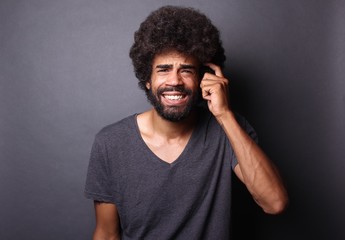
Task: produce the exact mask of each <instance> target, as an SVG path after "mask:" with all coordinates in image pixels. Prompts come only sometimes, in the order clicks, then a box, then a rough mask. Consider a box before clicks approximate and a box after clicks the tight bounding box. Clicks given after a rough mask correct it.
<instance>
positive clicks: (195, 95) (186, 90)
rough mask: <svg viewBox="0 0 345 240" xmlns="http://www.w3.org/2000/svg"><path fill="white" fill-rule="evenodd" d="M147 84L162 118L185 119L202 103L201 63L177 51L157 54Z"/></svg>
mask: <svg viewBox="0 0 345 240" xmlns="http://www.w3.org/2000/svg"><path fill="white" fill-rule="evenodd" d="M146 87H147V89H148V92H147V98H148V100H149V101H150V103H151V104H152V105H153V107H154V108H155V110H156V111H157V113H158V114H159V115H160V116H161V117H162V118H164V119H166V120H169V121H172V122H177V121H181V120H183V119H185V118H186V117H188V116H189V114H190V112H191V111H192V109H193V108H194V107H195V105H196V104H197V103H198V102H199V95H200V90H199V89H200V88H199V63H198V61H197V59H196V58H193V57H191V56H186V55H184V54H181V53H179V52H176V51H168V52H163V53H161V54H157V55H156V56H155V57H154V59H153V61H152V73H151V80H150V82H148V83H147V84H146Z"/></svg>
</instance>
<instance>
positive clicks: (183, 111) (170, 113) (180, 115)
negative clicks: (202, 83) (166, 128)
mask: <svg viewBox="0 0 345 240" xmlns="http://www.w3.org/2000/svg"><path fill="white" fill-rule="evenodd" d="M165 91H178V92H181V93H182V94H185V95H186V96H189V97H190V98H189V100H188V102H187V104H186V105H184V106H165V105H163V104H162V101H161V100H160V99H161V97H163V95H162V93H163V92H165ZM199 92H200V91H198V92H193V91H192V90H191V89H186V88H184V87H167V88H159V89H158V90H157V92H156V94H154V93H153V92H152V88H150V89H148V91H147V92H146V96H147V99H148V101H149V102H150V103H151V104H152V106H153V107H154V109H155V110H156V111H157V113H158V114H159V115H160V116H161V117H162V118H164V119H165V120H168V121H171V122H179V121H182V120H184V119H186V118H187V117H188V116H189V115H190V113H191V112H192V110H193V109H194V108H195V106H197V105H198V103H199V102H200V96H199V95H200V93H199Z"/></svg>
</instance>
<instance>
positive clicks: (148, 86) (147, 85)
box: [145, 81, 151, 89]
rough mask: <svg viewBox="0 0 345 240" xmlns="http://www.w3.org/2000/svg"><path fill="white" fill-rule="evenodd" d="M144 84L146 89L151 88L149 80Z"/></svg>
mask: <svg viewBox="0 0 345 240" xmlns="http://www.w3.org/2000/svg"><path fill="white" fill-rule="evenodd" d="M145 85H146V88H147V89H150V88H151V84H150V81H147V82H146V84H145Z"/></svg>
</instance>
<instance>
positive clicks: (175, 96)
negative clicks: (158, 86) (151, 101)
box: [161, 91, 188, 106]
mask: <svg viewBox="0 0 345 240" xmlns="http://www.w3.org/2000/svg"><path fill="white" fill-rule="evenodd" d="M161 97H162V102H164V103H165V105H166V106H182V105H185V104H186V102H188V94H187V93H184V92H178V91H166V92H163V93H162V94H161Z"/></svg>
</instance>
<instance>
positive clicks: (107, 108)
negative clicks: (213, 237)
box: [0, 0, 345, 240]
mask: <svg viewBox="0 0 345 240" xmlns="http://www.w3.org/2000/svg"><path fill="white" fill-rule="evenodd" d="M182 3H183V4H184V5H188V6H193V7H196V8H199V9H200V10H202V11H204V12H205V13H207V14H208V15H209V16H210V18H211V19H212V20H213V21H214V23H215V25H217V26H218V27H219V28H220V30H221V34H222V37H223V43H224V46H225V49H226V52H227V56H228V59H227V63H226V74H227V76H228V77H229V78H230V79H231V84H232V85H231V88H232V89H231V91H232V98H233V104H234V106H236V108H237V109H238V111H240V112H242V113H243V114H244V115H245V116H246V117H247V118H248V119H249V121H250V122H251V123H252V125H253V126H254V127H255V128H256V130H257V131H258V133H259V138H260V144H261V145H262V147H263V148H264V149H265V150H266V152H267V154H268V155H269V156H270V157H271V158H272V160H273V161H274V162H275V163H276V164H277V165H278V167H279V168H280V170H281V172H282V175H283V177H284V179H285V181H286V184H287V186H288V190H289V192H290V198H291V205H290V207H289V209H288V211H287V212H286V213H285V214H283V215H281V216H267V215H265V214H263V213H262V212H261V211H260V210H259V209H258V208H257V207H256V206H255V205H254V204H253V202H252V200H251V199H250V197H249V196H248V194H247V193H246V191H245V190H244V189H243V186H242V185H240V184H239V185H237V184H236V185H235V189H234V192H235V193H236V194H237V195H236V197H235V199H234V208H235V209H234V237H235V239H244V238H243V236H247V237H250V238H251V239H265V240H270V239H272V240H275V239H280V240H282V239H332V240H333V239H345V232H344V229H343V226H342V221H343V219H344V216H345V209H344V204H343V203H344V202H345V196H344V195H345V193H344V187H345V186H344V185H345V177H344V174H343V171H344V160H345V150H344V142H345V141H344V139H345V119H344V109H345V97H344V91H345V86H344V76H345V72H344V71H345V64H344V57H345V52H344V51H345V50H344V41H345V31H344V23H345V11H344V9H345V2H344V1H340V0H339V1H316V0H315V1H312V0H305V1H299V0H291V1H283V0H278V1H277V0H260V1H259V0H251V1H240V0H215V1H206V0H204V1H201V0H187V1H183V2H182V1H158V0H157V1H154V0H147V1H139V0H136V1H106V0H102V1H90V0H61V1H52V0H51V1H46V0H26V1H24V0H23V1H21V0H15V1H12V0H2V1H0V191H1V193H0V206H1V208H0V239H6V240H12V239H13V240H16V239H50V240H54V239H57V240H61V239H90V236H91V233H92V230H93V227H94V213H93V205H92V202H91V201H90V200H87V199H85V198H84V197H83V188H84V181H85V176H86V168H87V164H88V156H89V152H90V147H91V144H92V141H93V137H94V134H95V133H96V132H97V131H98V130H99V129H100V128H101V127H103V126H104V125H106V124H109V123H112V122H114V121H116V120H119V119H121V118H123V117H125V116H127V115H128V114H131V113H133V112H140V111H144V110H146V109H147V108H148V107H149V105H148V104H147V103H146V100H145V96H144V94H143V93H142V92H141V91H140V90H139V89H138V87H137V80H136V79H135V77H134V74H133V71H132V66H131V63H130V60H129V57H128V50H129V47H130V46H131V43H132V36H133V32H134V31H135V30H136V29H137V28H138V26H139V23H140V22H141V21H142V20H143V19H144V18H145V17H146V16H147V14H148V13H149V12H150V11H151V10H153V9H155V8H157V7H159V6H161V5H163V4H173V5H180V4H182ZM239 217H244V218H245V221H242V220H240V219H239ZM247 227H248V228H247Z"/></svg>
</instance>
